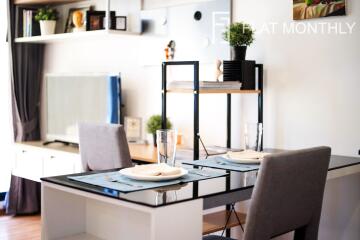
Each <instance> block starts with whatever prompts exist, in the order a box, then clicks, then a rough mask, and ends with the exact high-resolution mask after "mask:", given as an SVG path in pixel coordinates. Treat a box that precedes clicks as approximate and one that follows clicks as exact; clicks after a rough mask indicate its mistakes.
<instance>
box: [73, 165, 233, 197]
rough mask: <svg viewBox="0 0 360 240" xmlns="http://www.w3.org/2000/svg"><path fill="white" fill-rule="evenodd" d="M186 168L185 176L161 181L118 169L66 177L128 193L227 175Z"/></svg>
mask: <svg viewBox="0 0 360 240" xmlns="http://www.w3.org/2000/svg"><path fill="white" fill-rule="evenodd" d="M187 170H188V171H189V174H187V175H186V176H183V177H181V178H179V179H175V180H170V181H162V182H148V181H138V180H133V179H130V178H127V177H125V176H124V175H122V174H120V173H119V172H118V171H114V172H105V173H96V174H88V175H82V176H68V178H69V179H71V180H74V181H78V182H82V183H87V184H91V185H95V186H99V187H104V188H108V189H113V190H117V191H119V192H123V193H129V192H135V191H141V190H147V189H154V188H159V187H165V186H171V185H176V184H181V183H189V182H197V181H202V180H206V179H211V178H218V177H223V176H226V175H227V174H224V173H219V172H214V171H204V170H197V169H187Z"/></svg>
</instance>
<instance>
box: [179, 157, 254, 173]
mask: <svg viewBox="0 0 360 240" xmlns="http://www.w3.org/2000/svg"><path fill="white" fill-rule="evenodd" d="M182 163H183V164H186V165H193V166H198V167H207V168H217V169H223V170H230V171H236V172H250V171H255V170H259V168H260V164H240V163H233V162H229V161H226V160H225V158H223V157H221V156H216V157H211V158H208V159H204V160H197V161H182Z"/></svg>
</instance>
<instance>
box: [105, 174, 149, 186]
mask: <svg viewBox="0 0 360 240" xmlns="http://www.w3.org/2000/svg"><path fill="white" fill-rule="evenodd" d="M105 179H106V180H107V181H109V182H116V183H120V184H123V185H127V186H130V187H136V188H141V187H143V186H141V185H136V184H131V183H127V182H123V181H119V180H116V179H113V178H112V177H109V176H105Z"/></svg>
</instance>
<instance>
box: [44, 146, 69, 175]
mask: <svg viewBox="0 0 360 240" xmlns="http://www.w3.org/2000/svg"><path fill="white" fill-rule="evenodd" d="M75 170H76V156H74V155H73V154H62V153H55V152H54V153H47V154H46V155H45V156H44V176H45V177H50V176H58V175H65V174H72V173H76V171H75Z"/></svg>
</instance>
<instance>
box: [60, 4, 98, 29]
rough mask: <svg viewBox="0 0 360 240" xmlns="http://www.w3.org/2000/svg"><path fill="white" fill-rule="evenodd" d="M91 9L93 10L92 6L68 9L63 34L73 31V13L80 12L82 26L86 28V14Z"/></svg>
mask: <svg viewBox="0 0 360 240" xmlns="http://www.w3.org/2000/svg"><path fill="white" fill-rule="evenodd" d="M93 8H94V7H93V6H87V7H79V8H70V9H69V13H68V17H67V19H66V22H65V29H64V33H72V32H73V29H74V28H75V25H74V23H73V14H74V12H76V11H81V12H82V13H83V23H84V26H86V21H87V12H88V11H92V10H93Z"/></svg>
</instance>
